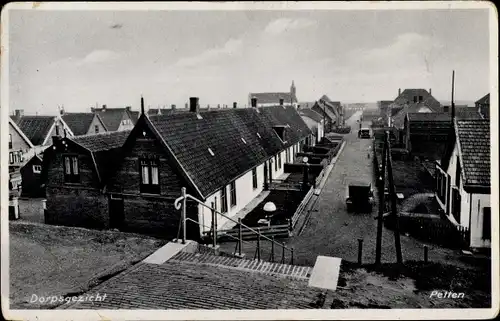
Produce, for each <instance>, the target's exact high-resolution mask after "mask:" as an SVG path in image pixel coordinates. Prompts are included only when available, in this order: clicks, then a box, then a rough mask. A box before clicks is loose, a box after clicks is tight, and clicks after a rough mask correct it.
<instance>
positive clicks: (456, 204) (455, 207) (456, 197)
mask: <svg viewBox="0 0 500 321" xmlns="http://www.w3.org/2000/svg"><path fill="white" fill-rule="evenodd" d="M451 197H452V201H451V212H452V214H453V217H454V218H455V220H456V221H457V223H459V224H460V202H461V201H462V198H461V197H460V192H459V191H458V189H456V188H454V189H453V190H452V196H451Z"/></svg>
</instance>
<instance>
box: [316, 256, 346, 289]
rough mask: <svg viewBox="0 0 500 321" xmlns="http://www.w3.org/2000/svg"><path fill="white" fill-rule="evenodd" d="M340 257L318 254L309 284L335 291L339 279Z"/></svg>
mask: <svg viewBox="0 0 500 321" xmlns="http://www.w3.org/2000/svg"><path fill="white" fill-rule="evenodd" d="M341 261H342V259H341V258H338V257H329V256H321V255H320V256H318V257H317V258H316V263H315V264H314V267H313V269H312V271H311V276H310V278H309V286H310V287H314V288H320V289H327V290H332V291H335V290H336V289H337V283H338V280H339V273H340V263H341Z"/></svg>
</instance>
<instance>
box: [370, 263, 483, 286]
mask: <svg viewBox="0 0 500 321" xmlns="http://www.w3.org/2000/svg"><path fill="white" fill-rule="evenodd" d="M363 267H364V268H365V269H366V270H367V271H373V272H377V273H381V274H383V275H384V276H386V277H388V278H389V279H391V280H396V279H398V278H400V277H408V278H411V279H413V280H415V286H416V288H417V290H419V291H430V290H435V289H446V290H448V291H453V292H468V291H471V290H474V291H481V292H486V293H490V292H491V268H490V265H489V264H482V265H481V266H479V267H478V268H477V269H473V268H462V267H458V266H454V265H448V264H442V263H437V262H429V263H425V262H422V261H407V262H405V263H404V265H398V264H396V263H384V264H381V265H380V266H375V265H373V264H370V265H365V266H363Z"/></svg>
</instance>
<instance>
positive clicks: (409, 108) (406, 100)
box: [388, 89, 442, 129]
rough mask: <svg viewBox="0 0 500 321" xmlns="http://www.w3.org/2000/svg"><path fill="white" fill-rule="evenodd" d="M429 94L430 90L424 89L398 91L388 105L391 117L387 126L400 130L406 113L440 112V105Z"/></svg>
mask: <svg viewBox="0 0 500 321" xmlns="http://www.w3.org/2000/svg"><path fill="white" fill-rule="evenodd" d="M431 93H432V90H431V89H429V91H427V90H425V89H405V90H403V92H401V89H399V91H398V96H397V97H396V99H394V102H393V103H392V104H390V105H389V109H391V117H390V118H389V120H388V125H389V126H390V127H396V128H398V129H402V127H403V125H404V119H405V117H406V114H407V113H414V112H418V113H433V112H440V111H442V108H441V103H440V102H439V101H438V100H437V99H436V98H434V97H433V96H432V94H431ZM394 111H395V112H394Z"/></svg>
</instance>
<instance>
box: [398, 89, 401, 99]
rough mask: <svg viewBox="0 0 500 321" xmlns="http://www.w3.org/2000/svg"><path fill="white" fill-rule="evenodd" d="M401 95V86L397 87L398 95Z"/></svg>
mask: <svg viewBox="0 0 500 321" xmlns="http://www.w3.org/2000/svg"><path fill="white" fill-rule="evenodd" d="M400 95H401V88H399V89H398V97H399V96H400Z"/></svg>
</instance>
